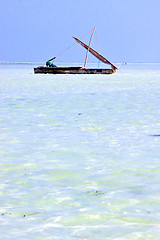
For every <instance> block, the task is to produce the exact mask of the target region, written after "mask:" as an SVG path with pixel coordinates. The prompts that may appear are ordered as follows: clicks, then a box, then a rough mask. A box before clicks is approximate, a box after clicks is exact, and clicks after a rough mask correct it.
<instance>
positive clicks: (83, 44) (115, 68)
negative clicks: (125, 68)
mask: <svg viewBox="0 0 160 240" xmlns="http://www.w3.org/2000/svg"><path fill="white" fill-rule="evenodd" d="M73 38H74V39H75V40H76V41H77V42H78V43H79V44H80V45H82V46H83V47H84V48H85V49H87V50H88V51H89V52H90V53H92V54H93V55H94V56H95V57H96V58H98V59H99V60H100V61H102V62H103V63H106V64H109V65H111V67H112V69H113V70H114V71H115V70H117V69H118V68H117V67H116V66H114V65H113V64H112V63H111V62H109V61H108V60H107V59H106V58H104V57H103V56H102V55H100V54H99V53H98V52H96V51H95V50H94V49H92V48H90V47H89V46H87V45H86V44H85V43H83V42H82V41H80V40H79V39H78V38H75V37H73Z"/></svg>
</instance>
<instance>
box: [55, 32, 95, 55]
mask: <svg viewBox="0 0 160 240" xmlns="http://www.w3.org/2000/svg"><path fill="white" fill-rule="evenodd" d="M93 29H94V28H93ZM93 29H91V30H90V31H89V32H87V33H85V34H84V35H83V36H82V37H81V39H83V38H84V37H85V36H86V35H88V34H89V33H90V32H91V31H93ZM75 44H76V42H75V43H72V44H71V45H70V46H69V47H67V48H65V49H64V50H62V51H61V52H60V53H58V54H57V56H56V57H55V58H57V57H59V56H60V55H62V54H63V53H64V52H66V51H67V50H69V49H70V48H71V47H73V46H74V45H75Z"/></svg>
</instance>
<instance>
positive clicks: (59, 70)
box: [34, 66, 114, 74]
mask: <svg viewBox="0 0 160 240" xmlns="http://www.w3.org/2000/svg"><path fill="white" fill-rule="evenodd" d="M34 73H35V74H112V73H114V71H113V70H112V69H105V68H89V69H88V68H82V67H45V66H39V67H37V68H34Z"/></svg>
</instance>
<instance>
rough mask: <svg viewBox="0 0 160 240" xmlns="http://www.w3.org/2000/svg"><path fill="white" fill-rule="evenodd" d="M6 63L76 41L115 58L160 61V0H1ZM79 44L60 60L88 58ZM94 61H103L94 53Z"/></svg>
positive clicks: (1, 48) (1, 58) (48, 54)
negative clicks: (93, 30)
mask: <svg viewBox="0 0 160 240" xmlns="http://www.w3.org/2000/svg"><path fill="white" fill-rule="evenodd" d="M0 6H1V10H0V26H1V27H0V62H43V61H46V60H47V59H49V58H52V57H54V56H57V55H58V54H59V53H60V52H61V51H63V50H64V49H66V48H67V47H68V46H70V45H71V44H73V43H74V41H75V40H74V39H73V38H72V36H75V37H78V38H80V39H81V40H82V41H84V42H85V43H88V42H89V39H90V34H91V32H90V33H89V34H88V35H86V36H85V37H84V38H82V36H84V35H85V34H86V33H87V32H89V31H90V30H91V29H93V28H94V26H95V27H96V34H95V35H94V36H93V41H92V45H91V47H93V48H94V49H96V50H99V52H100V53H101V54H102V55H103V56H104V57H106V58H107V59H109V60H110V61H112V62H160V0H7V1H5V0H0ZM85 54H86V51H85V50H84V49H83V48H82V47H81V46H80V45H78V44H75V45H74V46H73V47H72V48H71V49H69V50H68V51H66V52H64V54H62V55H61V56H59V57H58V58H57V61H62V62H63V61H64V62H83V61H84V59H85ZM88 61H89V62H96V61H97V60H96V59H95V58H94V57H91V55H90V56H89V58H88Z"/></svg>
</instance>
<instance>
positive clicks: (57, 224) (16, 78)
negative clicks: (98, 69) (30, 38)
mask: <svg viewBox="0 0 160 240" xmlns="http://www.w3.org/2000/svg"><path fill="white" fill-rule="evenodd" d="M33 67H34V66H33V65H31V66H28V65H27V66H23V65H7V66H6V65H0V94H1V98H0V106H1V107H0V125H1V131H0V156H1V159H0V235H1V238H2V239H5V240H10V239H12V240H14V239H16V240H17V239H33V240H34V239H35V240H39V239H45V240H49V239H58V240H61V239H69V240H75V239H95V240H99V239H107V240H110V239H114V240H115V239H116V240H122V239H123V240H126V239H127V240H128V239H130V240H137V239H140V240H142V239H144V240H146V239H147V240H148V239H149V240H150V239H154V240H159V236H160V212H159V209H160V182H159V179H160V167H159V165H160V164H159V159H160V147H159V145H160V110H159V90H160V84H159V81H160V65H159V64H144V65H142V64H128V65H126V66H121V68H120V70H119V71H118V72H117V73H116V74H113V75H106V76H105V75H34V74H33Z"/></svg>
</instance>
